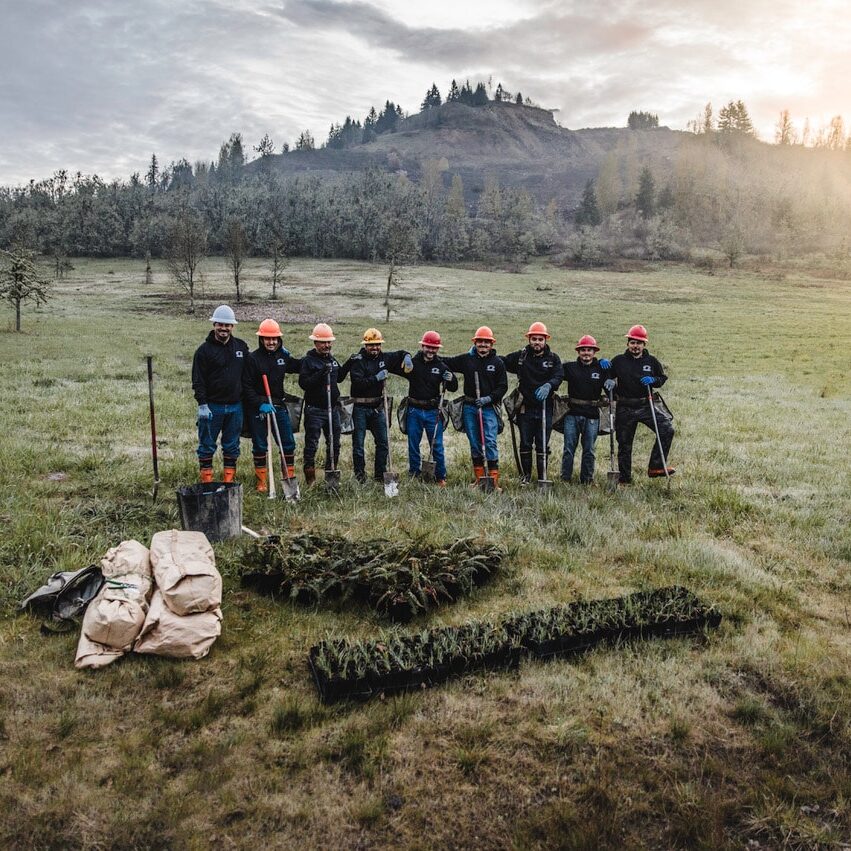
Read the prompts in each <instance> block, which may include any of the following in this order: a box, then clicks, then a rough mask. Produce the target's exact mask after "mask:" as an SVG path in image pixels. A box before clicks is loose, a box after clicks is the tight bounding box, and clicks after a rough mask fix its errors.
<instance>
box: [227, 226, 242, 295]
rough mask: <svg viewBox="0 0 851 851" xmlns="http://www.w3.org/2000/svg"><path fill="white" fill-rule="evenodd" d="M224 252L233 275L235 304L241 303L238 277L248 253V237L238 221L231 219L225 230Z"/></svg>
mask: <svg viewBox="0 0 851 851" xmlns="http://www.w3.org/2000/svg"><path fill="white" fill-rule="evenodd" d="M225 251H226V252H227V257H228V263H229V264H230V269H231V273H232V274H233V284H234V286H235V287H236V302H237V304H239V302H241V301H242V291H241V290H240V288H239V276H240V273H241V272H242V264H243V263H244V262H245V255H246V254H247V253H248V235H247V234H246V233H245V228H244V227H243V225H242V222H241V221H239V219H231V220H230V221H229V222H228V223H227V227H226V228H225Z"/></svg>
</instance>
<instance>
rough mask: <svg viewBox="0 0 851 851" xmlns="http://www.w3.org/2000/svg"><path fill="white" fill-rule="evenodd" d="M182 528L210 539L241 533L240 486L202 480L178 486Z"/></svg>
mask: <svg viewBox="0 0 851 851" xmlns="http://www.w3.org/2000/svg"><path fill="white" fill-rule="evenodd" d="M177 504H178V506H179V507H180V522H181V525H182V526H183V528H184V530H186V531H191V532H203V533H204V534H205V535H206V536H207V538H208V540H210V541H227V540H228V539H229V538H236V537H238V536H239V535H240V534H242V485H241V484H239V483H238V482H208V483H207V482H202V483H200V484H197V485H187V486H186V487H182V488H178V489H177Z"/></svg>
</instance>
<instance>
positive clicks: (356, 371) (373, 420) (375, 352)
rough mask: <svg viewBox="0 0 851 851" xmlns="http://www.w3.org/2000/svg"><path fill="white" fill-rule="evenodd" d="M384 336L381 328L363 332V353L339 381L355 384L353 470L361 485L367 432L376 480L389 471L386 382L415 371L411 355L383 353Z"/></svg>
mask: <svg viewBox="0 0 851 851" xmlns="http://www.w3.org/2000/svg"><path fill="white" fill-rule="evenodd" d="M383 344H384V337H382V335H381V332H380V331H379V330H378V329H377V328H367V329H366V331H364V333H363V346H362V347H361V350H360V351H359V352H358V353H357V354H354V355H352V356H351V357H350V358H349V359H348V360H347V361H346V362H345V363H344V364H343V365H342V367H340V375H339V377H338V379H337V380H338V381H343V380H344V379H345V378H346V376H349V377H350V378H351V381H352V387H351V396H352V401H353V402H354V408H353V410H352V425H353V426H354V430H353V431H352V467H353V469H354V472H355V478H356V479H357V480H358V481H359V482H365V481H366V453H365V452H364V440H365V438H366V432H367V430H368V431H369V432H370V433H371V434H372V437H373V440H374V441H375V464H374V468H373V474H374V476H375V480H376V481H378V482H380V481H383V479H384V472H385V471H386V470H387V454H388V451H389V450H388V447H389V443H388V436H387V417H386V415H385V412H384V396H383V394H384V382H385V381H386V380H387V376H388V375H389V374H390V373H393V374H395V375H403V374H405V373H408V372H410V371H411V369H412V368H413V363H412V361H411V356H410V355H409V354H408V353H407V352H405V351H401V350H400V351H398V352H382V351H381V346H382V345H383Z"/></svg>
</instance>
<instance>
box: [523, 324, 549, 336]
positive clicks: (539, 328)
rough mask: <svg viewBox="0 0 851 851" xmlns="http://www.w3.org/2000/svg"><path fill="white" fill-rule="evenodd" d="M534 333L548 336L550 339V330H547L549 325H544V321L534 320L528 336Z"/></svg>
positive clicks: (527, 333)
mask: <svg viewBox="0 0 851 851" xmlns="http://www.w3.org/2000/svg"><path fill="white" fill-rule="evenodd" d="M533 334H534V335H536V336H541V337H546V338H547V339H548V340H549V339H550V332H549V331H547V326H546V325H544V323H543V322H533V323H532V324H531V325H530V326H529V330H528V331H527V332H526V336H527V337H531V336H532V335H533Z"/></svg>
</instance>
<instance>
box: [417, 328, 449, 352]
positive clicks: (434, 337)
mask: <svg viewBox="0 0 851 851" xmlns="http://www.w3.org/2000/svg"><path fill="white" fill-rule="evenodd" d="M420 345H421V346H434V347H436V348H438V349H440V348H442V347H443V343H441V342H440V334H438V333H437V331H426V332H425V334H423V338H422V340H420Z"/></svg>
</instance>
